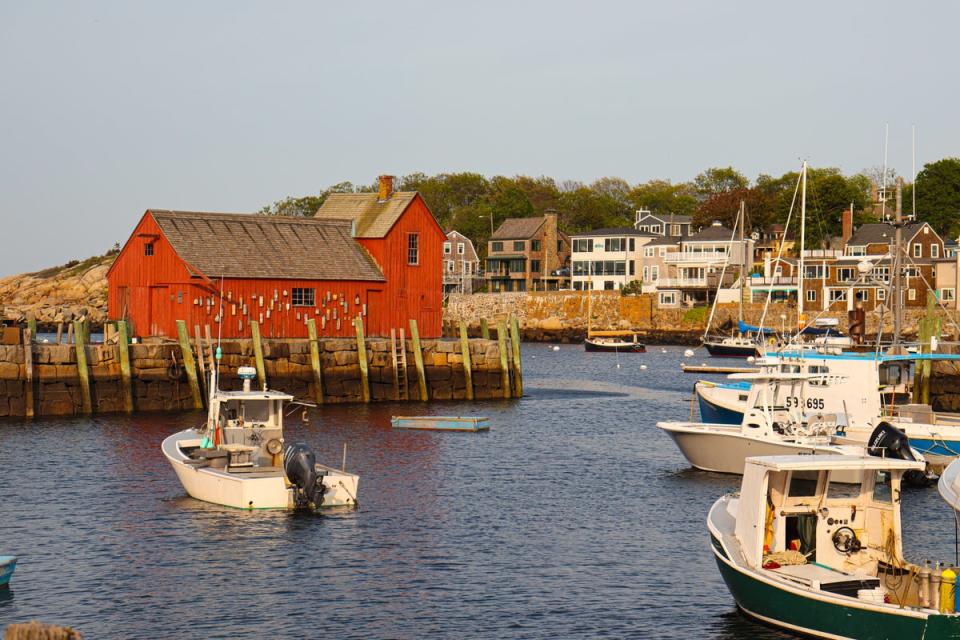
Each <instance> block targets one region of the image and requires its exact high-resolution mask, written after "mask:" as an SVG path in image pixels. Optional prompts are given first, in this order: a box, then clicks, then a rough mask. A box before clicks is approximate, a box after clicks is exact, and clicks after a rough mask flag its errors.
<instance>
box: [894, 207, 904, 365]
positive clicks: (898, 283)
mask: <svg viewBox="0 0 960 640" xmlns="http://www.w3.org/2000/svg"><path fill="white" fill-rule="evenodd" d="M893 229H894V231H893V250H894V254H893V344H894V346H896V345H898V344H900V331H901V330H902V329H903V292H902V291H901V288H902V280H903V279H902V277H901V274H900V270H901V267H900V254H901V253H902V251H903V212H902V211H901V210H900V207H897V209H896V211H895V213H894V222H893Z"/></svg>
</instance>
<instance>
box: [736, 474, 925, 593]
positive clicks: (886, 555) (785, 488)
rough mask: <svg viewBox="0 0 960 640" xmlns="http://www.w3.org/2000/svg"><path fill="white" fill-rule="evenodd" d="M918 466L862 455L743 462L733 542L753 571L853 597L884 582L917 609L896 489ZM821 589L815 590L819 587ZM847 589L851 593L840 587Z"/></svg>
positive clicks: (913, 568)
mask: <svg viewBox="0 0 960 640" xmlns="http://www.w3.org/2000/svg"><path fill="white" fill-rule="evenodd" d="M914 470H915V471H922V470H923V463H922V462H913V461H905V460H896V459H889V458H875V457H860V456H839V455H838V456H805V455H800V456H770V457H751V458H748V459H747V461H746V466H745V468H744V473H743V484H742V486H741V490H740V497H739V500H738V501H737V507H736V527H735V532H734V533H735V537H736V538H737V541H738V542H739V543H740V547H741V549H742V550H743V554H744V559H745V561H746V563H747V564H748V565H749V566H751V567H752V568H754V569H764V570H767V571H771V572H774V573H776V574H778V575H779V577H782V578H786V579H788V580H790V581H793V582H797V583H800V584H805V585H807V586H811V587H813V588H818V589H821V590H824V591H833V592H835V593H841V594H842V595H852V596H853V597H857V591H858V590H859V589H871V588H876V587H878V586H880V585H881V583H882V584H883V586H884V587H885V589H886V590H887V592H894V593H895V595H896V597H898V598H900V599H901V601H902V602H903V603H904V604H908V603H909V604H910V605H911V606H919V601H918V600H917V597H918V594H917V593H915V592H914V591H911V587H909V586H908V587H906V588H905V589H904V588H901V589H900V591H899V592H898V591H896V585H897V584H898V581H899V582H903V583H906V582H910V581H904V580H902V578H903V574H904V572H908V571H911V570H916V569H918V568H917V567H911V565H909V564H908V563H907V562H906V561H905V560H904V558H903V547H902V538H901V529H900V486H901V483H902V480H903V476H904V474H905V473H906V472H909V471H914ZM818 585H819V586H818ZM850 588H852V589H853V591H852V593H847V592H846V591H845V589H850Z"/></svg>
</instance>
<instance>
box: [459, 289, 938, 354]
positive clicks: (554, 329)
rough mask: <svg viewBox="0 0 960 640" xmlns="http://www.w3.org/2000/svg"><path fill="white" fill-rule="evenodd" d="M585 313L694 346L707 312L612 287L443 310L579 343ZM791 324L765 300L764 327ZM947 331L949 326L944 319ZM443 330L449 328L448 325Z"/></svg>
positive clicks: (835, 313)
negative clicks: (509, 321)
mask: <svg viewBox="0 0 960 640" xmlns="http://www.w3.org/2000/svg"><path fill="white" fill-rule="evenodd" d="M738 313H739V309H738V305H737V304H735V303H732V304H721V305H718V306H717V310H716V313H715V314H714V318H713V323H712V325H711V326H712V327H713V330H714V331H718V330H724V329H726V330H727V331H729V330H730V329H733V328H734V327H735V326H736V323H737V319H738V318H737V316H738ZM925 313H926V311H925V310H924V309H920V308H910V309H907V310H906V312H905V313H904V327H905V329H904V333H905V334H906V335H912V334H915V333H916V328H917V326H918V320H919V319H920V318H921V317H922V316H923V315H924V314H925ZM763 314H764V305H763V304H762V303H750V304H747V305H745V306H744V319H745V321H746V322H747V323H749V324H759V322H760V318H761V317H762V316H763ZM588 315H589V316H591V318H592V320H591V322H590V323H589V325H590V326H592V328H593V329H594V330H629V331H636V332H638V333H640V334H641V335H644V336H646V340H647V341H648V342H651V343H659V344H691V345H692V344H699V343H700V336H702V335H703V332H704V329H705V328H706V325H707V319H708V317H709V315H710V309H709V308H706V307H695V308H681V307H659V306H658V305H657V301H656V299H655V297H654V296H653V295H640V296H622V295H620V293H619V292H617V291H594V292H593V293H592V295H588V294H587V293H586V292H580V291H537V292H525V293H478V294H472V295H469V294H451V295H450V298H449V299H448V302H447V307H446V309H445V312H444V322H445V323H446V325H447V327H451V326H456V325H457V324H459V322H460V321H464V322H466V323H467V325H468V326H469V327H470V331H471V335H474V334H476V335H479V327H480V324H479V323H480V319H481V318H483V319H486V320H487V322H488V323H489V324H491V325H492V324H494V323H495V322H496V321H497V320H502V319H505V318H507V317H509V316H516V317H517V319H518V320H519V322H520V332H521V337H522V339H523V340H530V341H557V342H579V341H581V340H583V338H584V336H586V333H587V328H588V319H587V318H588ZM805 315H806V317H807V322H812V321H813V320H814V319H815V318H835V319H837V320H838V321H839V326H840V328H841V329H843V330H846V328H847V310H846V308H843V309H837V310H831V311H828V312H824V313H821V312H818V311H808V312H807V313H806V314H805ZM882 319H883V327H882V328H883V331H884V332H885V333H890V332H892V330H893V317H892V315H891V314H890V313H889V312H887V313H886V314H884V315H883V318H882ZM880 320H881V314H880V312H879V311H868V312H867V314H866V321H867V322H866V334H867V335H868V336H871V335H876V332H877V330H878V328H880ZM796 323H797V308H796V305H793V304H787V303H770V305H769V306H768V308H767V310H766V319H765V321H764V324H765V326H768V327H772V328H774V329H776V330H778V331H779V330H780V329H781V328H782V327H794V326H796ZM944 327H945V329H946V330H947V331H950V332H952V331H953V330H954V325H953V324H952V323H950V322H944ZM448 331H449V329H448Z"/></svg>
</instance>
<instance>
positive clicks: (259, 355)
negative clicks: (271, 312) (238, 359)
mask: <svg viewBox="0 0 960 640" xmlns="http://www.w3.org/2000/svg"><path fill="white" fill-rule="evenodd" d="M250 333H251V334H252V336H253V357H254V358H255V359H256V361H257V362H256V364H257V378H259V379H260V387H261V388H262V389H266V388H267V370H266V368H265V367H264V366H263V344H262V343H261V342H260V323H259V322H257V321H256V320H251V321H250Z"/></svg>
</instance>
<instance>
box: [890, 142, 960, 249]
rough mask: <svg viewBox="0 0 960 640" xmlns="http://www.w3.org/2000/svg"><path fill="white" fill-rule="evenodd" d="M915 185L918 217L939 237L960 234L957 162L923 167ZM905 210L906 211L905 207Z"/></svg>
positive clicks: (944, 161)
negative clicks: (934, 230)
mask: <svg viewBox="0 0 960 640" xmlns="http://www.w3.org/2000/svg"><path fill="white" fill-rule="evenodd" d="M915 184H916V186H915V188H916V190H917V217H919V218H920V219H921V220H925V221H927V222H929V223H930V226H932V227H933V228H934V229H936V231H937V233H939V234H941V235H944V234H946V236H947V237H955V236H956V235H957V234H958V233H960V158H944V159H942V160H937V161H936V162H931V163H929V164H925V165H923V169H921V170H920V173H918V174H917V180H916V183H915ZM904 202H907V200H906V199H905V200H904ZM904 208H905V209H907V210H908V211H909V207H908V206H907V205H905V206H904Z"/></svg>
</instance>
